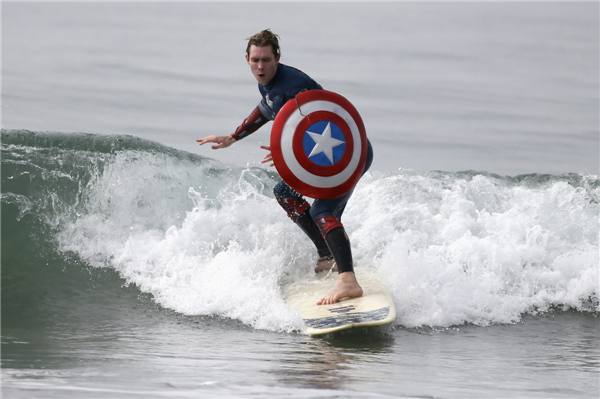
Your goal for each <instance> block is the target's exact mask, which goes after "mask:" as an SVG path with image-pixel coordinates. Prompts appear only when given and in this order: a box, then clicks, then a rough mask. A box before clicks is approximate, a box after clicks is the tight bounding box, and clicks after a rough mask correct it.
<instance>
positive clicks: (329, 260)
mask: <svg viewBox="0 0 600 399" xmlns="http://www.w3.org/2000/svg"><path fill="white" fill-rule="evenodd" d="M323 270H327V271H330V270H331V271H333V272H337V271H338V268H337V265H336V264H335V259H333V256H331V257H326V256H324V257H322V258H321V259H319V260H318V261H317V266H315V273H319V272H322V271H323Z"/></svg>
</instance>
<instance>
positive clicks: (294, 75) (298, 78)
mask: <svg viewBox="0 0 600 399" xmlns="http://www.w3.org/2000/svg"><path fill="white" fill-rule="evenodd" d="M279 65H280V66H281V72H282V75H283V76H282V77H283V78H284V79H283V80H285V81H287V82H289V83H291V84H295V83H302V84H309V85H316V86H319V87H320V85H319V84H318V83H317V82H315V80H314V79H313V78H311V77H310V76H308V74H306V73H304V72H302V71H301V70H300V69H298V68H296V67H293V66H290V65H285V64H279Z"/></svg>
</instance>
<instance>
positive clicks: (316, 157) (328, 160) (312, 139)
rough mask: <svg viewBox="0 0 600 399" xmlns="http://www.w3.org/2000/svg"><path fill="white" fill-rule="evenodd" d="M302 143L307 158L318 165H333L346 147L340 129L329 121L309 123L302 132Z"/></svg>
mask: <svg viewBox="0 0 600 399" xmlns="http://www.w3.org/2000/svg"><path fill="white" fill-rule="evenodd" d="M302 144H303V146H304V152H305V153H306V156H307V157H308V159H310V160H311V161H312V162H314V163H316V164H317V165H320V166H331V165H335V164H336V163H337V162H338V161H339V160H340V159H341V158H342V156H343V155H344V151H345V149H346V141H345V139H344V134H343V133H342V130H341V129H340V128H339V127H338V126H337V125H336V124H335V123H333V122H330V121H320V122H317V123H313V124H312V125H310V127H309V128H308V129H306V132H304V140H303V141H302Z"/></svg>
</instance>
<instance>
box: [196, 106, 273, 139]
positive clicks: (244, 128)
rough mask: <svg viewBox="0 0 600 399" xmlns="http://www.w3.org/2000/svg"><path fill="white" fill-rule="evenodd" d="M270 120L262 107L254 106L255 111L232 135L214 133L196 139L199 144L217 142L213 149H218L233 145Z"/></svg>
mask: <svg viewBox="0 0 600 399" xmlns="http://www.w3.org/2000/svg"><path fill="white" fill-rule="evenodd" d="M268 121H269V120H268V119H267V118H265V117H264V116H263V115H262V113H261V112H260V109H259V108H258V107H256V108H254V111H252V113H251V114H250V115H249V116H248V117H247V118H246V119H244V122H242V124H241V125H239V126H238V128H237V129H235V132H234V133H233V134H232V135H229V136H214V135H212V136H208V137H204V138H202V139H198V140H196V141H197V142H198V143H199V145H204V144H206V143H217V145H213V146H212V147H211V148H212V149H213V150H216V149H219V148H227V147H229V146H230V145H232V144H233V143H235V142H236V141H238V140H241V139H243V138H244V137H246V136H249V135H250V134H252V133H254V132H255V131H257V130H258V129H260V128H261V126H263V125H264V124H265V123H267V122H268Z"/></svg>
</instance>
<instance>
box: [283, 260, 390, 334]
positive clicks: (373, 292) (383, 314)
mask: <svg viewBox="0 0 600 399" xmlns="http://www.w3.org/2000/svg"><path fill="white" fill-rule="evenodd" d="M337 277H338V273H326V272H322V273H318V274H316V275H315V276H314V277H311V278H310V279H308V280H303V281H300V282H296V283H294V284H291V285H290V286H288V288H287V290H286V291H285V298H286V300H287V302H288V304H289V305H290V306H291V307H293V308H295V309H297V310H299V311H300V315H301V317H302V319H303V320H304V323H305V325H306V333H307V334H309V335H322V334H329V333H332V332H335V331H340V330H345V329H348V328H354V327H370V326H380V325H384V324H390V323H392V322H393V321H394V320H396V307H395V306H394V301H393V300H392V298H391V295H390V294H389V292H388V290H387V287H386V286H385V284H383V283H382V282H381V281H380V280H379V279H378V277H377V275H376V274H375V272H374V271H371V270H357V271H356V278H357V279H358V283H359V284H360V286H361V287H362V289H363V296H362V297H360V298H346V299H342V300H341V301H339V302H337V303H334V304H332V305H317V302H318V301H319V300H320V299H321V298H323V297H324V296H325V295H327V294H328V293H329V291H331V289H332V288H333V287H334V285H335V283H336V281H337Z"/></svg>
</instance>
